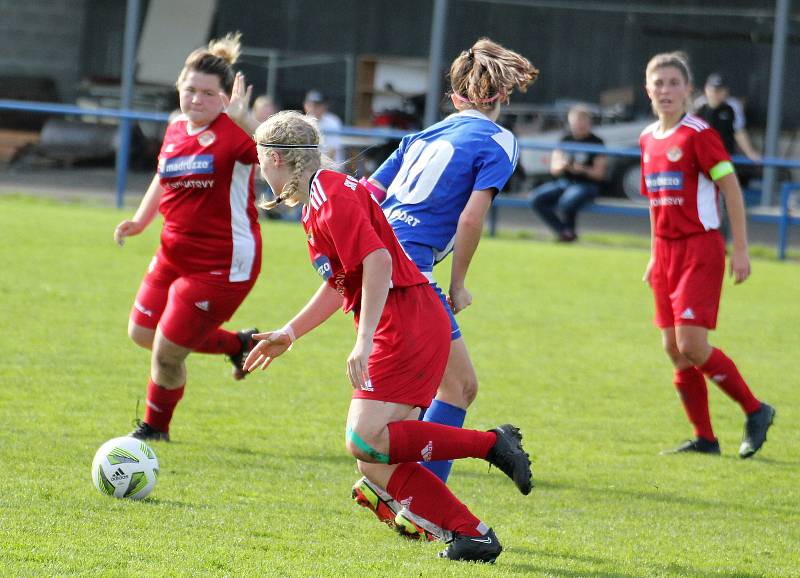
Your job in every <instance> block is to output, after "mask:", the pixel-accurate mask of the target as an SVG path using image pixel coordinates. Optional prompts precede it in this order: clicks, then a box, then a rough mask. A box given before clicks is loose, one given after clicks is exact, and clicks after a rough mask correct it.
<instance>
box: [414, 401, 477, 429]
mask: <svg viewBox="0 0 800 578" xmlns="http://www.w3.org/2000/svg"><path fill="white" fill-rule="evenodd" d="M466 415H467V410H465V409H463V408H460V407H458V406H457V405H453V404H451V403H447V402H446V401H440V400H438V399H434V400H433V401H432V402H431V405H430V407H428V409H427V411H426V412H425V419H424V421H428V422H433V423H440V424H443V425H452V426H455V427H461V426H463V425H464V419H465V417H466Z"/></svg>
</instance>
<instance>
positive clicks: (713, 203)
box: [697, 173, 719, 231]
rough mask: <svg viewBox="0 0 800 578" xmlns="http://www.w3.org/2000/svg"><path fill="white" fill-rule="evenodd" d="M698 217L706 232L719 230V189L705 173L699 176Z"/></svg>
mask: <svg viewBox="0 0 800 578" xmlns="http://www.w3.org/2000/svg"><path fill="white" fill-rule="evenodd" d="M697 216H698V218H699V219H700V222H701V223H703V226H704V227H705V229H706V231H708V230H710V229H719V209H718V208H717V188H716V186H715V185H714V183H713V182H712V181H711V180H709V179H707V178H706V176H705V175H704V174H703V173H699V174H698V175H697Z"/></svg>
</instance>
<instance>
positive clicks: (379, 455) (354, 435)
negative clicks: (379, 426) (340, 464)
mask: <svg viewBox="0 0 800 578" xmlns="http://www.w3.org/2000/svg"><path fill="white" fill-rule="evenodd" d="M345 446H346V447H347V451H348V452H350V455H352V456H353V457H354V458H356V459H357V460H359V462H365V463H366V464H367V465H369V464H387V463H389V455H388V449H387V448H383V447H382V446H383V444H382V440H381V436H380V435H379V434H377V433H375V432H369V431H365V430H363V429H358V428H356V429H355V430H353V429H350V428H348V429H347V438H346V440H345ZM362 467H363V466H362V465H361V464H359V471H361V473H362V474H364V475H365V476H366V475H368V473H367V471H365V470H364V469H362ZM367 467H368V466H367Z"/></svg>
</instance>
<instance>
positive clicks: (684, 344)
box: [677, 338, 704, 365]
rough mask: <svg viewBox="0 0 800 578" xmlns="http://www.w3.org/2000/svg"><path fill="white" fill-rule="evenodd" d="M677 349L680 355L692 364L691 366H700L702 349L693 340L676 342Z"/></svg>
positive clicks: (701, 346)
mask: <svg viewBox="0 0 800 578" xmlns="http://www.w3.org/2000/svg"><path fill="white" fill-rule="evenodd" d="M677 349H678V352H679V353H680V355H682V356H683V357H685V358H686V359H688V360H689V361H690V362H692V364H693V365H702V362H703V353H704V347H703V344H701V343H698V342H697V341H696V340H694V339H681V338H678V340H677Z"/></svg>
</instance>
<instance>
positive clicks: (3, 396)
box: [0, 197, 800, 578]
mask: <svg viewBox="0 0 800 578" xmlns="http://www.w3.org/2000/svg"><path fill="white" fill-rule="evenodd" d="M127 214H128V212H127V211H126V212H125V213H124V215H127ZM122 217H123V214H122V213H120V212H118V211H115V210H112V209H107V208H99V207H91V206H87V205H81V204H72V205H67V204H59V203H56V202H52V201H43V200H38V199H26V198H22V197H20V198H7V197H6V198H0V263H2V276H0V302H1V303H2V306H1V307H0V322H1V323H0V328H1V329H2V331H0V348H1V349H2V351H3V356H2V358H1V359H0V428H1V429H0V575H3V576H31V575H79V576H84V575H93V576H98V575H100V576H123V575H131V576H132V575H142V576H188V575H193V576H194V575H208V576H223V575H224V576H337V577H338V576H348V577H349V576H354V577H355V576H434V575H435V576H441V577H444V576H503V577H505V576H567V577H592V578H600V577H614V578H630V577H634V576H647V577H650V576H691V577H699V576H704V577H705V576H715V577H731V578H732V577H755V576H787V577H788V576H798V575H800V548H798V544H800V430H798V427H797V423H798V409H797V408H798V406H799V405H800V388H798V383H799V382H798V373H797V353H798V351H800V329H799V328H800V282H798V280H800V269H798V267H797V265H793V264H781V263H777V262H773V261H765V260H757V261H755V262H754V265H753V269H754V275H753V277H752V279H750V280H749V281H748V282H747V283H745V284H744V285H742V286H739V287H733V285H732V284H731V283H730V281H727V280H726V285H725V289H724V296H723V303H722V311H721V315H720V320H719V330H718V331H717V333H716V334H714V336H713V338H714V343H716V344H717V345H719V346H720V347H721V348H723V349H724V350H725V351H726V352H727V353H728V354H729V355H730V356H731V357H732V358H733V359H734V360H736V362H737V363H738V365H739V367H740V369H741V370H742V373H743V374H744V375H745V377H746V378H749V381H750V382H751V385H752V386H753V389H754V390H755V392H756V394H757V395H761V396H763V397H764V398H765V399H767V400H768V401H770V403H772V404H773V405H775V406H776V408H777V410H778V418H777V420H776V425H775V427H774V428H773V429H772V430H771V431H770V437H769V442H768V443H767V444H766V446H765V447H764V449H763V450H762V452H761V453H759V454H758V455H757V456H756V457H755V458H754V459H752V460H749V461H742V460H740V459H739V458H738V457H737V455H736V450H737V448H738V443H739V440H740V436H741V431H742V424H743V418H742V415H741V414H740V411H739V409H738V407H737V406H735V405H734V403H733V402H731V401H729V400H728V399H727V398H726V397H724V395H723V394H721V393H720V392H719V391H718V390H717V389H716V388H713V387H712V388H711V391H710V401H711V406H712V407H711V411H712V417H713V419H714V424H715V426H716V430H717V434H718V436H719V437H720V442H721V444H722V449H723V456H722V457H721V458H709V457H701V456H670V457H662V456H659V455H658V452H659V451H660V450H661V449H663V448H665V447H668V446H671V445H673V444H675V443H676V442H679V441H681V440H682V439H685V438H687V437H689V434H690V433H691V432H690V430H689V428H688V426H687V422H686V419H685V417H684V415H683V412H682V409H681V407H680V405H679V403H678V401H677V399H676V395H675V393H674V390H673V387H672V385H671V369H670V365H669V363H668V361H667V358H666V356H665V355H664V354H663V352H662V350H661V346H660V338H659V334H658V332H657V330H656V329H655V328H654V327H653V326H652V324H651V321H650V319H651V313H652V311H651V310H652V307H651V298H650V293H649V291H648V289H647V288H646V287H645V286H643V284H642V283H641V281H640V278H641V273H642V270H643V268H644V265H645V263H646V260H647V253H646V252H645V251H644V250H642V249H623V248H608V247H604V248H598V247H591V246H582V245H576V246H559V245H555V244H550V243H537V242H530V241H521V240H509V239H485V240H484V241H483V242H482V244H481V247H480V249H479V251H478V255H477V257H476V259H475V261H474V263H473V268H472V272H471V275H470V277H469V279H468V281H469V283H468V286H469V287H470V288H471V290H472V292H473V295H474V304H473V306H472V308H470V309H468V310H466V311H465V312H464V313H463V314H461V315H460V318H461V319H460V321H461V324H462V327H463V329H464V333H465V336H466V341H467V343H468V345H469V347H470V349H471V352H472V354H473V358H474V362H475V365H476V367H477V370H478V375H479V377H480V381H481V391H480V394H479V396H478V399H477V401H476V402H475V404H474V405H473V407H472V408H471V410H470V413H469V414H468V417H467V425H468V426H469V427H473V428H479V429H488V428H490V427H493V426H494V425H497V424H498V423H503V422H505V421H511V422H513V423H515V424H518V425H519V426H520V427H521V429H522V430H523V433H524V434H525V443H526V447H527V449H528V450H529V451H530V452H531V454H532V455H533V456H534V477H535V480H536V488H535V489H534V491H533V493H532V494H531V495H530V496H528V497H523V496H521V495H520V494H518V493H517V491H516V490H515V488H514V487H513V484H512V483H511V482H510V481H509V480H508V479H506V478H505V477H504V476H503V475H502V474H501V473H499V472H498V471H497V470H494V469H493V470H492V471H490V472H488V473H487V465H486V463H485V462H479V461H477V460H462V461H460V462H458V463H457V464H456V465H455V467H454V469H453V475H452V477H451V484H450V485H451V487H452V488H453V490H454V491H455V492H456V493H457V494H458V495H459V496H460V497H461V498H462V499H463V500H464V501H465V502H466V503H467V504H468V505H469V506H470V507H471V508H472V509H473V511H474V512H475V513H476V514H477V515H478V516H479V517H481V518H482V519H483V520H485V521H486V522H487V523H489V524H490V525H491V526H493V527H494V529H495V530H496V532H497V535H498V537H499V538H500V540H501V541H502V542H503V544H504V546H505V552H504V553H503V555H502V556H501V557H500V558H499V559H498V561H497V564H496V565H495V566H487V567H480V566H475V565H471V564H464V563H453V562H448V561H444V560H439V559H437V558H436V553H437V552H438V551H439V550H440V549H441V546H440V545H436V544H420V543H413V542H405V541H403V540H401V539H400V538H398V537H396V536H395V535H394V534H393V533H392V532H390V531H389V530H388V529H387V528H385V527H383V526H381V525H379V524H378V523H377V521H376V520H375V519H374V518H373V517H372V515H371V514H369V513H368V512H367V511H364V510H361V509H360V508H357V507H356V506H355V505H354V504H353V503H352V501H351V500H350V486H351V484H352V483H353V481H355V479H356V478H357V477H358V475H357V473H356V469H355V466H354V462H353V460H352V459H351V458H349V457H348V455H347V453H346V452H345V449H344V418H345V413H346V408H347V405H348V401H349V395H350V386H349V384H348V382H347V380H346V378H345V376H344V367H345V365H344V362H345V358H346V356H347V354H348V352H349V351H350V349H351V347H352V343H353V340H354V334H353V330H352V326H351V321H350V320H349V319H347V318H346V317H345V316H344V315H341V314H339V315H336V316H335V317H334V318H333V319H332V320H331V321H330V322H329V323H328V324H327V325H325V326H323V327H321V328H320V329H319V330H318V331H317V332H316V333H314V334H311V335H309V336H307V337H305V338H304V339H303V340H301V341H300V342H299V343H298V344H297V345H296V346H295V347H294V349H293V350H292V351H291V352H290V353H289V354H288V355H286V356H285V357H283V358H281V359H279V360H277V361H276V362H275V363H274V364H273V365H272V367H271V368H270V370H269V371H268V372H266V373H259V374H256V375H252V376H249V377H248V379H247V380H245V381H243V382H233V381H232V380H231V379H230V378H229V366H228V365H227V364H226V363H225V362H223V360H222V359H221V358H219V357H212V356H202V355H196V356H192V357H190V359H189V362H188V366H189V381H188V385H187V388H186V396H185V397H184V399H183V401H182V402H181V404H180V405H179V406H178V409H177V411H176V415H175V419H174V421H173V427H172V430H171V433H172V437H173V440H174V441H173V442H171V443H169V444H164V443H160V444H154V449H155V451H156V452H157V454H158V458H159V460H160V462H161V476H160V479H159V482H158V484H157V486H156V488H155V490H154V492H153V494H152V495H151V498H150V499H148V500H145V501H143V502H127V501H118V500H113V499H111V498H108V497H106V496H104V495H102V494H100V493H99V492H98V491H97V490H95V489H94V487H93V486H92V482H91V476H90V471H89V470H90V464H91V461H92V457H93V455H94V452H95V450H96V449H97V447H99V446H100V444H101V443H102V442H104V441H105V440H107V439H108V438H111V437H116V436H118V435H122V434H125V433H127V432H128V431H129V430H130V429H131V420H132V419H133V418H134V412H135V408H136V400H137V398H142V397H143V395H144V391H145V385H146V382H147V376H148V367H149V356H148V353H147V352H145V351H142V350H139V349H137V348H136V347H135V346H134V345H133V344H132V343H131V342H130V341H129V340H128V339H127V336H126V323H127V316H128V312H129V308H130V304H131V301H132V299H133V296H134V294H135V291H136V288H137V287H138V284H139V281H140V278H141V275H142V274H143V272H144V270H145V268H146V266H147V264H148V262H149V259H150V256H151V254H152V252H153V251H154V249H155V247H156V246H157V242H158V227H157V226H153V227H152V228H151V229H150V230H149V231H147V232H146V234H145V235H143V236H141V237H139V238H135V239H131V240H130V241H129V242H128V244H127V245H126V246H125V247H124V248H123V249H120V248H119V247H117V246H115V245H114V244H113V242H112V239H111V236H112V231H113V228H114V226H115V225H116V223H117V222H118V221H119V220H120V219H121V218H122ZM264 238H265V263H264V269H263V273H262V276H261V279H260V280H259V283H258V285H257V286H256V288H255V290H254V292H253V293H252V294H251V296H250V297H249V298H248V300H247V301H246V302H245V304H244V305H243V306H242V308H241V309H240V310H239V312H238V313H237V315H236V317H235V318H234V319H233V320H232V322H231V323H230V324H229V325H228V326H229V327H231V328H234V329H238V328H241V327H247V326H251V325H253V324H257V326H258V327H260V328H262V329H271V328H275V327H279V326H280V325H281V324H282V323H283V322H284V321H285V320H287V319H288V318H289V317H290V316H291V315H292V314H293V313H294V312H295V311H296V310H297V308H299V307H300V306H301V305H302V304H303V303H304V302H305V300H306V298H307V297H308V296H309V295H310V294H311V292H312V291H313V290H314V289H315V288H316V286H317V285H318V279H319V278H318V277H317V276H316V274H315V273H314V271H313V270H312V268H311V266H310V264H309V263H308V258H307V251H306V248H305V242H304V236H303V233H302V230H301V228H300V227H299V226H298V225H296V224H284V223H274V222H268V223H266V224H265V225H264ZM444 268H445V269H446V267H444ZM440 275H441V279H440V280H445V279H444V277H446V271H444V270H443V271H441V273H440Z"/></svg>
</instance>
